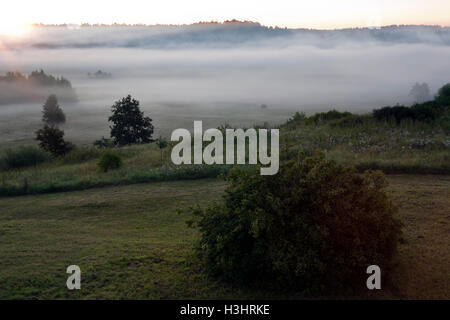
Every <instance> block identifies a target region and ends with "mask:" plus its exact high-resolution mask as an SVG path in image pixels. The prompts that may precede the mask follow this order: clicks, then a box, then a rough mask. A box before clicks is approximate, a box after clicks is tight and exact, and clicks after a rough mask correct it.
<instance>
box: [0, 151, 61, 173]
mask: <svg viewBox="0 0 450 320" xmlns="http://www.w3.org/2000/svg"><path fill="white" fill-rule="evenodd" d="M51 158H52V157H51V154H50V153H48V152H45V151H43V150H41V149H39V148H36V147H33V146H27V147H19V148H17V149H8V150H6V152H5V153H4V155H3V156H2V157H1V158H0V169H3V170H9V169H17V168H23V167H29V166H35V165H37V164H39V163H42V162H46V161H49V160H51Z"/></svg>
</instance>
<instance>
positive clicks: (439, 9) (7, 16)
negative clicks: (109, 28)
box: [0, 0, 450, 34]
mask: <svg viewBox="0 0 450 320" xmlns="http://www.w3.org/2000/svg"><path fill="white" fill-rule="evenodd" d="M5 2H6V3H2V5H1V7H2V10H1V11H0V32H3V33H8V32H9V33H11V34H12V33H14V32H17V33H18V32H19V31H20V26H21V25H24V24H29V23H36V22H42V23H46V24H61V23H82V22H88V23H113V22H119V23H122V22H125V23H130V24H132V23H145V24H158V23H159V24H188V23H192V22H198V21H211V20H215V21H224V20H228V19H233V18H235V19H239V20H252V21H258V22H260V23H262V24H263V25H268V26H281V27H285V26H286V27H305V28H320V29H333V28H343V27H366V26H379V25H391V24H433V25H446V26H449V25H450V0H357V1H356V0H342V1H338V0H313V1H301V0H147V1H142V0H126V1H124V0H120V1H116V0H65V1H62V0H39V1H36V0H31V1H30V0H27V1H25V0H14V1H5Z"/></svg>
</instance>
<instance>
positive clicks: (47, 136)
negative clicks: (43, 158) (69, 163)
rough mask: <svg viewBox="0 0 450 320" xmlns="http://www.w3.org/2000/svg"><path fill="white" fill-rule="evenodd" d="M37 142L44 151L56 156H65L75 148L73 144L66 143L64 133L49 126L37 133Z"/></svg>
mask: <svg viewBox="0 0 450 320" xmlns="http://www.w3.org/2000/svg"><path fill="white" fill-rule="evenodd" d="M36 140H38V141H39V146H40V147H41V148H42V149H44V150H45V151H48V152H50V153H51V154H53V155H55V156H62V155H65V154H66V153H68V152H69V151H71V150H73V149H74V148H75V146H74V145H73V144H72V143H70V142H66V141H64V131H62V130H60V129H58V128H56V127H50V126H48V125H45V126H44V128H42V129H39V130H38V131H36Z"/></svg>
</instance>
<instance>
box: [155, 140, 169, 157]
mask: <svg viewBox="0 0 450 320" xmlns="http://www.w3.org/2000/svg"><path fill="white" fill-rule="evenodd" d="M156 145H157V146H158V148H159V149H160V150H161V162H162V161H163V149H165V148H167V146H168V145H169V143H168V142H167V140H165V139H164V138H162V137H161V136H160V137H159V139H157V140H156Z"/></svg>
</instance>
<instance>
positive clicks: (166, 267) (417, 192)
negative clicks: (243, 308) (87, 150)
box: [0, 175, 450, 299]
mask: <svg viewBox="0 0 450 320" xmlns="http://www.w3.org/2000/svg"><path fill="white" fill-rule="evenodd" d="M389 181H390V183H391V186H390V188H389V192H390V194H391V195H392V197H393V199H394V202H395V204H396V205H397V206H399V208H400V210H399V213H398V215H399V217H400V218H401V219H402V221H403V222H404V224H405V226H404V231H405V236H404V237H405V242H404V243H403V244H402V245H401V246H400V257H399V262H398V267H397V269H396V271H395V273H394V274H392V278H393V280H394V283H393V285H392V286H390V287H387V286H385V283H384V282H382V288H383V290H381V291H380V292H373V291H370V292H369V291H368V292H366V293H362V294H361V296H359V297H356V298H389V299H390V298H408V299H421V298H438V299H448V298H449V297H450V296H449V293H450V287H449V286H450V283H449V281H448V279H449V271H448V270H449V268H448V267H449V265H450V255H449V251H448V240H445V239H446V237H447V235H448V231H449V229H448V228H449V227H448V218H449V216H448V215H449V213H448V208H449V205H450V200H449V199H450V194H449V192H450V191H449V190H450V188H449V187H450V178H449V177H446V176H427V175H422V176H411V175H398V176H390V177H389ZM224 187H225V184H224V182H223V181H220V180H212V179H207V180H204V179H202V180H196V181H173V182H156V183H151V184H136V185H129V186H119V187H107V188H101V189H92V190H89V191H88V192H87V191H75V192H68V193H55V194H45V195H31V196H21V197H18V198H17V197H16V198H3V199H0V257H1V259H0V265H1V268H0V299H219V298H220V299H241V298H242V299H257V298H261V299H264V298H272V299H277V298H304V297H302V296H299V295H297V294H295V293H285V292H284V293H277V292H268V291H261V290H253V289H250V288H242V287H241V288H237V287H232V286H230V285H228V284H225V283H220V282H217V281H215V280H213V279H210V278H206V277H205V276H204V275H203V273H202V272H201V270H200V269H199V268H198V267H197V265H196V263H195V260H191V252H192V251H191V250H192V245H193V243H194V241H195V240H196V239H197V237H198V233H197V231H196V230H195V229H192V228H188V227H187V226H186V224H185V221H186V220H187V219H188V218H190V216H189V213H187V212H181V213H177V208H186V207H189V206H191V205H197V204H199V205H201V206H205V205H207V204H209V203H211V202H212V201H216V200H219V199H220V196H221V195H222V193H223V190H224ZM18 203H20V205H18ZM71 264H76V265H78V266H80V268H81V271H82V275H81V278H82V283H81V290H75V291H69V290H67V288H66V285H65V283H66V279H67V276H68V275H67V274H66V273H65V270H66V268H67V266H69V265H71Z"/></svg>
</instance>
